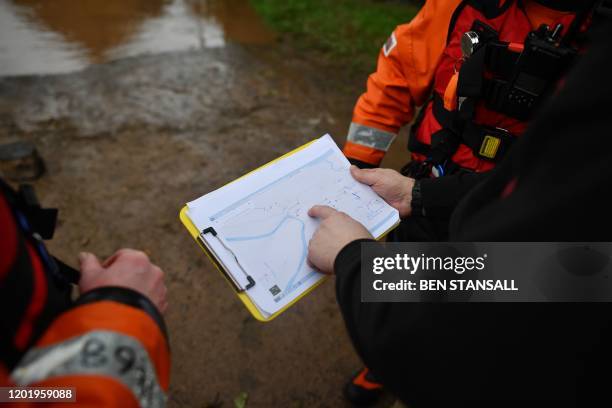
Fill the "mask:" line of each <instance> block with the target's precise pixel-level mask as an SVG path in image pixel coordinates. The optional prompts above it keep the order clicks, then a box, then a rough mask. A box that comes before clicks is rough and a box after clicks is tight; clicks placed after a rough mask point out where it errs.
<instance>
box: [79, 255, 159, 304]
mask: <svg viewBox="0 0 612 408" xmlns="http://www.w3.org/2000/svg"><path fill="white" fill-rule="evenodd" d="M79 262H80V269H81V280H80V281H79V289H80V291H81V293H85V292H89V291H91V290H94V289H97V288H102V287H106V286H120V287H124V288H129V289H133V290H135V291H137V292H140V293H142V294H143V295H144V296H146V297H147V298H148V299H149V300H150V301H151V302H153V303H154V304H155V306H157V308H158V309H159V311H160V312H162V313H163V312H164V311H165V310H166V308H167V307H168V301H167V300H166V292H167V289H166V285H165V284H164V272H163V271H162V270H161V269H160V268H159V267H158V266H157V265H155V264H153V263H151V261H150V260H149V257H148V256H147V255H146V254H145V253H144V252H141V251H136V250H134V249H120V250H119V251H117V252H115V254H114V255H113V256H111V257H110V258H108V259H107V260H105V261H104V262H102V263H100V260H99V259H98V257H96V256H95V255H94V254H91V253H88V252H81V253H80V254H79Z"/></svg>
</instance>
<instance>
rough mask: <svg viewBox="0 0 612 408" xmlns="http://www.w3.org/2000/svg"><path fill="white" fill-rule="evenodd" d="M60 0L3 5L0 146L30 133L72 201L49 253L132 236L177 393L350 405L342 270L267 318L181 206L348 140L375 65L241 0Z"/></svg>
mask: <svg viewBox="0 0 612 408" xmlns="http://www.w3.org/2000/svg"><path fill="white" fill-rule="evenodd" d="M64 3H65V4H64ZM50 4H51V3H50V2H45V1H36V0H13V1H10V0H0V38H2V40H0V41H2V43H1V44H0V45H2V46H1V47H0V143H6V142H10V141H13V140H29V141H33V142H34V143H35V144H36V146H37V148H38V150H39V151H40V153H41V155H42V157H43V158H44V160H45V162H46V164H47V173H46V174H45V175H44V176H43V177H42V178H41V179H40V180H38V181H36V182H34V183H33V184H34V185H35V187H36V189H37V191H38V193H39V196H40V199H41V201H42V202H43V203H44V204H45V205H46V206H51V207H58V208H60V209H61V211H60V224H59V227H58V229H57V231H56V237H55V239H54V240H53V241H52V242H50V244H49V246H50V248H51V250H52V252H53V253H55V254H56V256H58V257H59V258H61V259H63V260H65V261H66V262H67V263H70V264H72V265H76V255H77V254H78V252H79V251H82V250H87V251H91V252H94V253H96V254H98V255H99V256H101V257H105V256H108V255H110V254H112V253H113V251H114V250H116V249H117V248H119V247H134V248H140V249H143V250H144V251H146V252H147V253H148V254H149V256H150V257H151V258H152V259H153V260H154V262H155V263H157V264H159V265H160V266H161V267H162V268H163V269H164V270H165V271H166V274H167V278H168V287H169V299H170V307H169V311H168V313H167V316H166V319H167V323H168V327H169V332H170V337H171V348H172V360H173V367H172V386H171V392H170V403H171V404H170V405H171V406H193V407H213V406H214V407H217V406H221V405H223V406H225V407H227V406H230V407H231V406H234V405H235V402H234V399H235V398H236V397H237V396H239V395H240V394H242V393H246V395H247V396H248V406H254V407H270V406H278V407H281V406H282V407H286V406H295V407H301V406H304V407H306V406H308V407H309V406H338V405H342V404H343V401H342V397H341V392H340V389H341V386H342V384H343V381H344V380H345V378H346V376H347V375H348V374H350V373H351V372H352V371H353V370H355V369H356V368H358V367H359V360H358V358H357V357H356V356H355V355H354V353H353V350H352V347H351V345H350V342H349V340H348V338H347V336H346V334H345V330H344V327H343V323H342V320H341V317H340V315H339V311H338V309H337V307H336V304H335V299H334V285H333V281H330V282H327V283H326V284H324V285H323V286H322V287H321V288H319V289H317V290H316V291H315V292H314V293H313V294H312V295H310V296H308V297H307V298H305V299H303V300H302V301H300V302H299V303H298V304H297V305H296V306H295V307H293V308H292V309H291V310H290V311H288V312H287V313H285V314H284V315H282V316H281V317H279V318H278V319H276V320H275V321H274V322H272V323H268V324H261V323H258V322H257V321H255V320H254V319H253V318H252V317H251V316H250V315H249V314H248V312H247V311H246V309H244V307H243V306H242V305H241V303H240V302H239V301H238V299H237V298H236V297H234V296H233V295H232V294H231V290H230V288H229V286H228V285H227V283H226V282H225V281H224V280H223V278H222V277H221V276H220V274H219V273H218V272H217V271H216V270H214V268H213V267H212V265H211V264H210V263H209V262H208V261H207V260H206V259H205V258H204V257H203V255H202V253H201V252H200V250H199V249H198V248H197V247H196V245H195V244H194V242H193V241H192V240H191V238H190V237H189V236H188V234H187V232H186V231H185V230H184V228H183V227H182V225H181V224H180V223H179V221H178V212H179V210H180V208H181V207H182V206H183V205H184V203H185V202H187V201H190V200H192V199H194V198H196V197H198V196H200V195H202V194H205V193H207V192H209V191H211V190H214V189H215V188H218V187H220V186H222V185H223V184H225V183H227V182H228V181H231V180H232V179H234V178H236V177H238V176H240V175H242V174H244V173H245V172H247V171H249V170H251V169H253V168H256V167H258V166H260V165H261V164H263V163H266V162H267V161H269V160H271V159H273V158H275V157H277V156H279V155H280V154H282V153H285V152H287V151H289V150H291V149H293V148H295V147H297V146H299V145H301V144H303V143H304V142H306V141H308V140H310V139H313V138H315V137H317V136H320V135H322V134H324V133H327V132H330V133H332V134H333V135H334V137H335V138H336V139H337V140H338V141H341V140H342V139H343V138H344V132H345V130H346V129H347V128H348V124H349V122H350V115H351V109H352V105H353V103H354V100H355V98H356V96H357V95H358V94H359V93H360V92H361V91H362V88H363V84H364V82H365V78H366V77H365V73H364V74H362V75H359V74H357V75H355V74H352V75H351V76H350V77H349V76H347V75H346V74H345V72H344V70H343V68H342V65H341V64H333V63H331V64H330V61H329V59H326V60H325V62H321V61H320V58H318V57H317V55H314V54H312V55H309V54H308V53H304V52H302V51H299V50H296V49H295V48H294V47H291V45H290V44H287V41H285V42H284V43H283V44H279V42H278V36H277V34H275V33H272V32H271V31H270V30H268V29H266V28H265V27H264V26H263V25H262V24H261V22H260V20H259V19H258V17H257V15H256V14H255V12H254V10H253V9H252V8H250V6H249V4H248V3H247V2H245V1H238V0H232V1H218V2H214V1H213V2H211V1H208V2H207V1H187V0H174V1H161V0H156V1H152V0H129V1H128V0H121V1H119V0H113V1H108V0H107V1H90V2H78V3H74V2H71V1H70V2H69V1H68V0H59V1H56V2H53V5H50ZM68 10H69V11H68ZM401 143H402V142H399V143H397V146H396V147H397V149H396V151H395V152H394V153H393V156H392V157H391V159H390V163H391V164H392V165H394V166H398V165H399V164H400V163H401V162H402V160H403V153H402V146H400V144H401Z"/></svg>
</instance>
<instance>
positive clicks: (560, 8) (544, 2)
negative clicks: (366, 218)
mask: <svg viewBox="0 0 612 408" xmlns="http://www.w3.org/2000/svg"><path fill="white" fill-rule="evenodd" d="M598 3H599V2H596V1H581V0H557V1H555V0H522V1H521V0H501V1H486V0H480V1H479V0H465V1H460V0H449V1H442V0H428V1H427V2H426V3H425V5H424V6H423V7H422V9H421V10H420V11H419V13H418V14H417V16H416V17H415V18H414V19H413V20H412V21H411V22H410V23H408V24H405V25H400V26H398V27H397V28H396V29H395V30H394V31H393V33H392V34H391V36H390V37H389V39H388V41H387V42H386V43H385V44H384V46H383V48H382V50H381V52H380V55H379V58H378V68H377V70H376V72H375V73H373V74H372V75H371V76H370V77H369V79H368V82H367V90H366V92H365V93H364V94H363V95H361V97H360V98H359V100H358V101H357V103H356V106H355V108H354V113H353V120H352V123H351V125H350V128H349V132H348V137H347V140H346V143H345V145H344V153H345V155H346V156H347V157H348V158H349V160H350V161H351V162H352V163H353V164H354V165H356V166H354V167H352V168H351V172H352V174H353V176H354V177H355V179H357V180H358V181H360V182H362V183H365V184H368V185H370V186H372V188H373V189H374V190H375V191H376V192H377V193H378V194H379V195H380V196H381V197H382V198H384V199H385V200H386V201H387V202H388V203H389V204H391V205H392V206H394V207H395V208H397V209H398V210H399V212H400V216H401V218H402V223H401V224H400V226H399V227H398V228H397V229H396V230H395V231H393V232H392V233H391V234H390V236H389V239H391V240H394V241H443V240H446V239H448V224H449V219H450V214H451V213H452V211H453V210H454V208H455V206H456V205H457V203H458V202H459V201H460V200H461V198H462V197H464V196H465V195H466V193H467V192H469V191H470V190H471V189H472V188H473V187H475V186H476V185H477V184H478V183H480V182H482V181H483V180H484V179H485V178H486V177H487V176H488V172H489V171H490V170H492V169H493V168H494V167H495V166H496V165H497V164H498V163H499V162H500V161H501V160H502V159H503V158H504V157H505V155H506V153H507V152H508V151H509V150H510V149H511V147H512V145H513V144H514V142H515V140H516V139H518V138H519V137H520V136H521V134H522V133H523V131H524V130H525V128H526V126H527V124H528V122H529V120H530V119H531V118H532V116H533V115H534V113H535V112H537V109H538V107H539V106H540V105H541V103H542V102H543V101H544V100H545V99H546V98H547V97H550V95H551V94H552V92H553V91H554V90H555V88H556V87H557V86H558V83H559V80H560V79H561V77H562V76H563V74H564V73H565V72H566V71H567V69H568V68H569V67H570V66H571V64H572V63H573V62H574V60H575V57H576V55H577V53H578V50H579V49H580V48H581V46H582V42H583V37H584V34H585V31H586V28H587V27H588V26H589V24H590V21H591V18H592V15H593V11H594V9H595V8H596V7H597V4H598ZM419 107H422V108H421V110H420V113H419V115H418V117H417V118H415V115H416V112H417V110H418V108H419ZM413 120H414V125H413V126H412V129H411V135H410V142H409V146H408V148H409V150H410V152H411V160H410V162H409V163H408V164H407V165H406V166H405V167H404V168H403V169H402V171H401V173H400V172H397V171H395V170H391V169H380V168H377V167H378V166H379V165H380V163H381V161H382V159H383V157H384V156H385V153H386V152H387V150H388V149H389V147H390V146H391V144H392V143H393V141H394V139H395V138H396V136H397V134H398V132H399V131H400V128H402V127H403V126H405V125H407V124H408V123H410V122H412V121H413ZM380 389H381V386H380V384H377V382H376V381H375V379H374V378H373V377H372V375H371V373H369V372H368V370H367V369H364V370H362V371H360V372H359V373H358V374H357V375H356V376H355V377H354V378H353V379H352V380H351V382H349V384H348V385H347V387H346V389H345V391H346V395H347V397H348V398H349V399H350V400H351V401H353V402H354V403H357V404H362V405H363V404H368V403H371V402H373V401H374V400H376V398H377V396H378V394H380Z"/></svg>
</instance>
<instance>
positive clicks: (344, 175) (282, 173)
mask: <svg viewBox="0 0 612 408" xmlns="http://www.w3.org/2000/svg"><path fill="white" fill-rule="evenodd" d="M349 167H350V164H349V162H348V161H347V160H346V158H345V157H344V155H343V154H342V152H341V151H340V149H338V147H337V146H336V144H335V142H334V141H333V139H332V138H331V137H330V136H329V135H325V136H323V137H322V138H320V139H318V140H317V141H316V142H314V143H313V144H311V145H310V146H308V147H306V148H304V149H303V150H301V151H299V152H297V153H295V154H293V155H291V156H288V157H286V158H284V159H281V160H279V161H277V162H274V163H273V164H271V165H269V166H267V167H264V168H262V169H260V170H258V171H256V172H255V173H253V174H249V175H248V176H246V177H244V178H242V179H239V180H237V181H235V182H233V183H231V184H229V185H227V186H224V187H222V188H220V189H218V190H216V191H213V192H212V193H210V194H207V195H205V196H203V197H200V198H199V199H197V200H195V201H192V202H190V203H188V215H189V218H190V219H191V220H192V221H193V223H194V224H195V225H196V227H197V228H198V229H199V230H200V231H202V230H204V229H206V228H208V227H213V228H214V229H215V230H216V231H217V233H218V237H219V239H221V240H222V241H223V243H224V244H225V246H227V247H228V248H230V249H231V250H232V252H234V254H235V255H236V257H237V258H238V259H239V260H240V265H242V267H243V268H244V269H245V271H246V272H247V273H248V274H249V275H251V276H252V277H253V278H254V280H255V282H256V284H255V286H254V287H253V288H251V289H249V290H248V291H247V292H246V293H247V294H248V296H249V297H250V298H251V299H252V300H253V301H254V303H255V304H256V305H257V307H258V308H259V309H260V311H262V313H263V314H264V316H269V315H271V314H274V313H275V312H277V311H278V310H280V309H282V308H283V307H284V306H286V305H287V304H289V303H290V302H291V301H292V300H294V299H295V298H297V297H299V296H300V294H301V293H303V292H304V291H306V290H307V289H308V288H310V287H311V286H312V285H314V284H315V283H317V282H318V281H319V280H320V279H322V277H323V276H322V275H321V274H320V273H318V272H317V271H316V270H314V269H312V268H311V267H309V266H308V264H307V262H306V257H307V251H308V242H309V241H310V238H311V237H312V234H313V233H314V231H315V230H316V228H317V226H318V221H317V220H315V219H312V218H310V217H309V216H308V214H307V212H308V210H309V209H310V208H311V207H312V206H313V205H317V204H321V205H328V206H331V207H334V208H336V209H338V210H340V211H343V212H345V213H347V214H349V215H350V216H351V217H353V218H354V219H356V220H357V221H359V222H361V223H362V224H363V225H364V226H365V227H366V228H367V229H368V230H369V231H370V232H371V233H372V235H373V236H375V237H378V236H380V235H382V234H384V233H385V232H386V231H387V230H389V229H390V228H391V227H392V226H393V225H395V224H396V223H397V222H398V221H399V214H398V212H397V210H395V209H394V208H392V207H390V206H389V205H388V204H387V203H385V202H384V201H383V200H382V199H381V198H380V197H379V196H378V195H377V194H376V193H374V191H373V190H372V189H371V188H370V187H368V186H366V185H363V184H361V183H359V182H357V181H356V180H355V179H353V177H352V176H351V174H350V172H349ZM205 238H206V241H207V243H208V245H209V246H211V248H212V249H213V250H214V251H215V253H216V254H217V255H218V256H219V257H220V258H222V261H223V263H224V264H225V265H226V266H228V268H229V269H230V272H231V273H232V275H233V276H234V277H235V278H236V280H237V281H238V282H240V283H241V284H242V285H243V286H246V283H247V281H246V278H245V274H244V273H243V272H242V270H241V269H240V267H239V266H238V265H237V263H236V260H235V259H234V257H233V255H232V254H231V253H229V251H227V249H225V248H223V245H222V244H221V243H220V242H218V240H217V239H216V238H215V239H212V238H213V237H212V236H205Z"/></svg>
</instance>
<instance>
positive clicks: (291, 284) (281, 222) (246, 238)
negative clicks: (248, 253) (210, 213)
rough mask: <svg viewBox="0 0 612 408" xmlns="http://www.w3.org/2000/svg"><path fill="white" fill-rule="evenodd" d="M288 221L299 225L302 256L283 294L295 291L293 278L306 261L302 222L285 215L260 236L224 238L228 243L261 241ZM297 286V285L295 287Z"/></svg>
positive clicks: (306, 246) (304, 232) (306, 250)
mask: <svg viewBox="0 0 612 408" xmlns="http://www.w3.org/2000/svg"><path fill="white" fill-rule="evenodd" d="M288 220H295V221H297V222H299V223H300V226H301V230H300V237H301V239H302V255H301V256H300V262H299V263H298V266H297V269H296V271H295V273H294V274H293V276H292V277H291V278H290V279H289V283H288V284H287V287H285V290H284V292H286V293H291V291H293V289H295V288H294V287H293V286H294V285H293V281H295V278H297V276H298V275H299V273H300V271H301V270H302V266H304V262H305V261H306V255H307V252H308V244H307V243H306V231H305V230H306V226H305V225H304V222H303V221H302V220H300V219H299V218H296V217H292V216H290V215H286V216H285V217H283V219H282V220H281V221H280V222H279V223H278V225H277V226H276V227H274V228H273V229H272V231H270V232H266V233H264V234H260V235H251V236H245V237H229V238H225V240H226V241H230V242H238V241H252V240H256V239H262V238H268V237H271V236H272V235H274V234H275V233H276V231H278V230H279V229H280V227H281V226H282V225H283V224H284V223H285V221H288ZM295 286H297V285H295Z"/></svg>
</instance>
